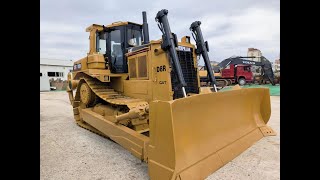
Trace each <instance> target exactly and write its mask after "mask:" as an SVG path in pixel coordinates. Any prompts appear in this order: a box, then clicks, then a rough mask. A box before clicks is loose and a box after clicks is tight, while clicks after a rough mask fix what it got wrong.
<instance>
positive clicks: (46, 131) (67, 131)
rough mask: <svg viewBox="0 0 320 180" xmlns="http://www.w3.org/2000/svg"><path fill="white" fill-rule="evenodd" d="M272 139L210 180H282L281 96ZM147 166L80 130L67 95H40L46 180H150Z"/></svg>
mask: <svg viewBox="0 0 320 180" xmlns="http://www.w3.org/2000/svg"><path fill="white" fill-rule="evenodd" d="M271 106H272V115H271V119H270V121H269V123H268V124H269V125H270V126H271V127H272V128H273V129H274V130H275V131H276V132H277V136H271V137H266V138H263V139H261V140H260V141H258V142H257V143H255V144H254V145H253V146H252V147H250V148H249V149H247V150H246V151H245V152H243V153H242V154H241V155H240V156H238V157H236V158H235V159H234V160H232V161H231V162H229V163H228V164H226V165H225V166H223V167H222V168H220V169H219V170H218V171H216V172H214V173H213V174H211V175H210V176H209V177H208V178H207V180H218V179H227V180H232V179H236V180H240V179H249V180H250V179H252V180H260V179H261V180H276V179H280V96H271ZM147 168H148V167H147V164H146V163H142V162H141V161H140V160H138V159H137V158H135V157H134V156H133V155H131V154H130V153H129V152H128V151H126V150H125V149H124V148H122V147H121V146H120V145H118V144H116V143H114V142H112V141H110V140H108V139H106V138H103V137H101V136H98V135H96V134H94V133H91V132H89V131H87V130H85V129H82V128H80V127H78V126H77V125H76V124H75V122H74V119H73V112H72V107H71V105H70V103H69V99H68V96H67V93H66V92H63V91H62V92H40V178H41V179H43V180H46V179H54V180H57V179H70V180H71V179H95V180H104V179H107V180H108V179H130V180H131V179H137V180H143V179H149V178H148V169H147Z"/></svg>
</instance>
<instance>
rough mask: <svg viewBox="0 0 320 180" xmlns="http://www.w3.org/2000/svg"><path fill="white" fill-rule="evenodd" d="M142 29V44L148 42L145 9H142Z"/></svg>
mask: <svg viewBox="0 0 320 180" xmlns="http://www.w3.org/2000/svg"><path fill="white" fill-rule="evenodd" d="M142 19H143V24H142V30H143V44H149V28H148V22H147V13H146V12H145V11H142Z"/></svg>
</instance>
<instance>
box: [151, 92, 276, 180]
mask: <svg viewBox="0 0 320 180" xmlns="http://www.w3.org/2000/svg"><path fill="white" fill-rule="evenodd" d="M270 106H271V105H270V95H269V90H268V89H267V88H250V89H242V88H237V89H234V90H231V91H224V92H215V93H206V94H198V95H194V96H190V97H186V98H181V99H177V100H173V101H154V102H151V104H150V142H149V146H148V166H149V175H150V178H151V179H152V180H154V179H172V180H175V179H205V178H206V177H207V176H209V175H210V174H212V173H213V172H215V171H216V170H218V169H219V168H221V167H222V166H223V165H225V164H226V163H228V162H230V161H231V160H232V159H234V158H235V157H237V156H238V155H239V154H241V153H242V152H243V151H245V150H246V149H247V148H249V147H250V146H251V145H253V144H254V143H255V142H257V141H258V140H259V139H261V138H262V137H264V136H269V135H275V132H274V131H273V130H272V129H271V128H270V127H268V126H266V124H267V122H268V121H269V118H270V114H271V109H270Z"/></svg>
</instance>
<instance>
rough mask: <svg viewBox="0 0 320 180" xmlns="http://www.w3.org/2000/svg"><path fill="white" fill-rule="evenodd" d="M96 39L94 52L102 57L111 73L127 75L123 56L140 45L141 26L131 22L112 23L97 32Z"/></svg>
mask: <svg viewBox="0 0 320 180" xmlns="http://www.w3.org/2000/svg"><path fill="white" fill-rule="evenodd" d="M96 38H97V39H96V52H99V53H100V54H103V55H104V57H105V59H106V62H107V63H108V66H109V67H110V70H111V72H112V73H127V72H128V65H127V58H126V56H125V54H126V53H127V52H128V49H129V48H132V47H138V46H141V45H142V40H143V36H142V25H140V24H136V23H132V22H116V23H112V24H111V25H108V26H107V27H104V28H103V30H101V31H97V33H96ZM107 59H108V60H107Z"/></svg>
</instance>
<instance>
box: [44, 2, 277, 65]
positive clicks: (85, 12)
mask: <svg viewBox="0 0 320 180" xmlns="http://www.w3.org/2000/svg"><path fill="white" fill-rule="evenodd" d="M40 7H41V9H40V57H41V58H54V59H66V60H70V59H72V60H78V59H80V58H82V57H84V56H86V53H87V52H88V49H89V40H88V36H89V33H88V32H85V29H86V27H88V26H90V25H91V24H103V25H107V24H110V23H112V22H115V21H132V22H137V23H142V15H141V12H142V11H146V12H147V16H148V24H149V31H150V39H151V40H157V39H160V38H161V32H160V30H159V29H158V27H157V24H156V22H155V16H156V13H157V12H158V11H159V10H161V9H168V10H169V14H168V19H169V23H170V26H171V31H172V32H174V33H176V34H177V36H178V39H181V37H183V36H185V35H188V36H191V32H190V31H189V27H190V24H191V23H192V22H194V21H201V22H202V24H201V29H202V33H203V36H204V39H205V40H207V41H208V42H209V47H210V52H209V56H210V60H215V61H222V60H223V59H225V58H228V57H230V56H233V55H238V56H246V55H247V50H248V48H250V47H254V48H258V49H260V50H261V51H262V54H263V55H264V56H265V57H266V58H267V59H269V60H270V61H274V60H275V59H277V58H278V57H279V54H280V0H268V1H263V0H207V1H200V0H159V1H156V0H96V1H88V0H41V1H40ZM201 64H202V63H201Z"/></svg>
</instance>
